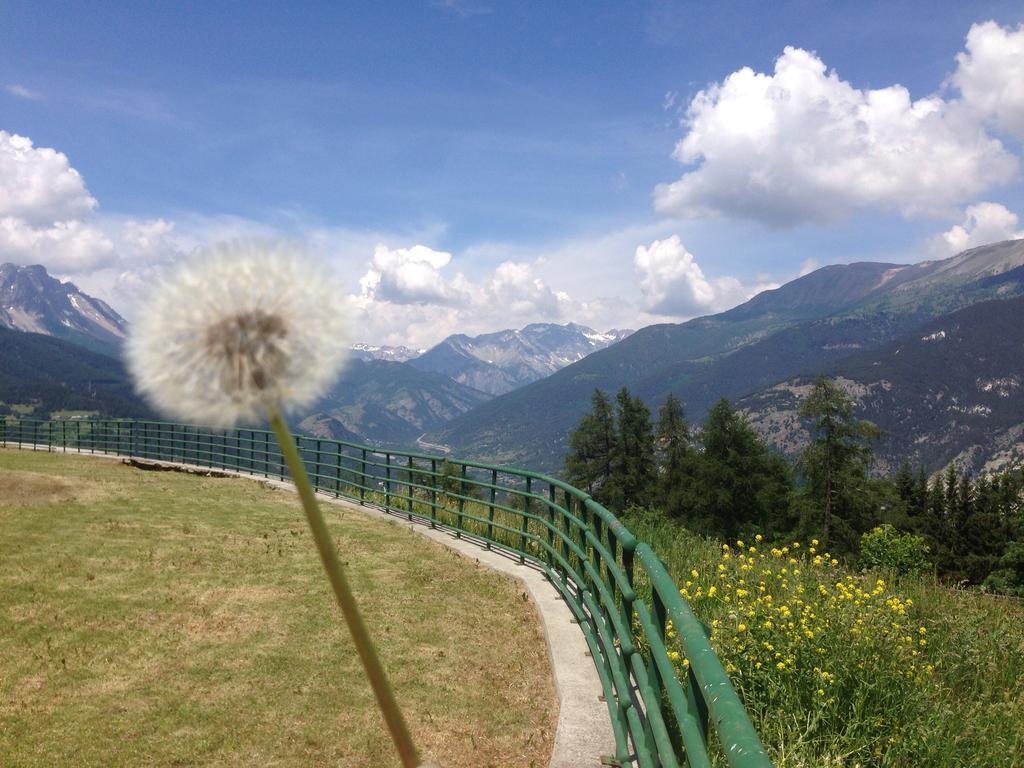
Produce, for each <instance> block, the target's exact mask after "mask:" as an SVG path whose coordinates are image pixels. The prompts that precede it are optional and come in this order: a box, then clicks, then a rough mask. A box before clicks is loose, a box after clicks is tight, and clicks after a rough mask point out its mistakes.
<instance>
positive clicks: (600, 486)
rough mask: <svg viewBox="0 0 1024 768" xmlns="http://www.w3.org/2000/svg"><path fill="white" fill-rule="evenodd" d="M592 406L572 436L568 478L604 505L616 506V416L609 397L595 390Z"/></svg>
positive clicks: (566, 470)
mask: <svg viewBox="0 0 1024 768" xmlns="http://www.w3.org/2000/svg"><path fill="white" fill-rule="evenodd" d="M590 402H591V407H592V410H591V412H590V413H588V414H586V415H585V416H584V417H583V419H582V420H581V421H580V424H579V426H578V427H577V428H576V429H575V430H574V431H573V432H572V434H571V435H570V436H569V453H568V454H567V455H566V457H565V472H566V477H567V479H568V481H569V482H570V483H572V484H573V485H575V486H576V487H577V488H582V489H584V490H586V491H587V493H589V494H590V495H591V496H593V497H594V498H595V499H597V500H598V501H600V502H601V503H602V504H605V505H614V503H615V502H617V501H618V500H619V492H618V490H617V489H616V487H615V477H614V475H615V468H614V464H613V462H614V457H615V455H616V453H617V452H618V447H617V440H618V433H617V427H616V425H615V415H614V413H613V411H612V404H611V401H610V400H609V399H608V395H606V394H605V393H604V392H602V391H601V390H599V389H595V390H594V394H593V395H592V396H591V401H590Z"/></svg>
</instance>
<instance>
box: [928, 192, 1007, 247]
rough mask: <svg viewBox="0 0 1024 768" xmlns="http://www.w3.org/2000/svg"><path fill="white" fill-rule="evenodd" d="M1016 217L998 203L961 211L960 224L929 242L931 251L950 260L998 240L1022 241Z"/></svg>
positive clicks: (971, 207) (979, 204)
mask: <svg viewBox="0 0 1024 768" xmlns="http://www.w3.org/2000/svg"><path fill="white" fill-rule="evenodd" d="M1019 223H1020V220H1019V218H1018V217H1017V214H1015V213H1014V212H1013V211H1011V210H1010V209H1009V208H1007V207H1006V206H1005V205H1000V204H999V203H977V204H975V205H971V206H968V208H967V210H966V211H964V220H963V223H962V224H957V225H955V226H954V227H952V228H951V229H949V230H948V231H946V232H943V233H942V234H941V235H939V236H937V237H936V238H934V239H933V240H932V243H931V249H932V251H933V252H934V253H935V254H936V255H939V256H952V255H953V254H956V253H960V252H961V251H965V250H967V249H968V248H976V247H977V246H979V245H988V244H989V243H998V242H1000V241H1001V240H1018V239H1020V238H1024V231H1020V230H1018V229H1017V226H1018V224H1019Z"/></svg>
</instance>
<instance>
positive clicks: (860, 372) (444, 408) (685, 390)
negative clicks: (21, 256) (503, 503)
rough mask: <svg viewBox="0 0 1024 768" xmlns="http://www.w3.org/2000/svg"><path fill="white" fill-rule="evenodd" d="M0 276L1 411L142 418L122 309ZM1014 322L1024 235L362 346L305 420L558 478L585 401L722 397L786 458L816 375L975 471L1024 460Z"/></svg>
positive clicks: (920, 450)
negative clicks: (757, 284)
mask: <svg viewBox="0 0 1024 768" xmlns="http://www.w3.org/2000/svg"><path fill="white" fill-rule="evenodd" d="M0 276H2V282H0V290H2V291H3V293H2V294H0V295H2V297H3V300H2V306H0V326H2V327H0V330H2V331H4V334H3V335H2V336H0V362H2V363H3V366H2V370H3V374H4V375H2V376H0V404H2V405H3V407H4V408H17V409H20V410H24V409H25V408H29V409H30V408H32V407H33V406H35V407H36V413H41V414H45V412H47V411H54V410H62V409H64V410H68V409H70V410H87V411H94V412H98V413H102V414H105V415H132V414H134V413H141V412H144V411H145V410H146V406H145V404H144V403H142V402H141V401H139V400H138V398H137V397H135V396H134V395H133V394H132V390H131V387H130V384H129V383H128V380H127V377H126V375H125V373H124V368H123V366H121V364H120V362H118V360H117V359H115V356H116V354H117V352H116V350H117V346H118V344H119V342H120V340H121V339H122V338H123V336H124V333H125V329H126V323H125V322H124V320H123V319H122V318H120V317H119V316H118V315H117V314H116V312H114V311H113V310H112V309H110V308H109V307H108V306H107V305H106V304H103V303H102V302H99V301H97V300H95V299H93V298H91V297H89V296H87V295H85V294H83V293H82V292H81V291H79V290H78V289H77V288H76V287H75V286H74V285H72V284H70V283H60V281H57V280H55V279H54V278H51V277H50V276H49V275H47V274H46V272H45V270H44V269H43V268H42V267H24V268H15V267H12V266H11V265H4V267H2V268H0ZM1022 320H1024V240H1015V241H1007V242H1003V243H995V244H992V245H988V246H984V247H981V248H975V249H972V250H969V251H965V252H963V253H961V254H958V255H956V256H954V257H952V258H949V259H944V260H941V261H931V262H922V263H919V264H912V265H906V264H886V263H878V262H861V263H854V264H848V265H834V266H828V267H824V268H822V269H819V270H816V271H815V272H812V273H810V274H808V275H805V276H803V277H800V278H798V279H796V280H793V281H791V282H789V283H787V284H785V285H783V286H781V287H780V288H777V289H775V290H771V291H765V292H763V293H761V294H758V295H757V296H755V297H754V298H752V299H750V300H749V301H748V302H746V303H744V304H742V305H740V306H737V307H735V308H733V309H731V310H729V311H727V312H722V313H719V314H717V315H711V316H707V317H701V318H696V319H694V320H690V321H688V322H685V323H679V324H668V323H666V324H660V325H654V326H649V327H647V328H643V329H641V330H639V331H636V332H635V333H630V332H628V331H623V332H619V331H611V332H608V333H605V334H601V333H597V332H595V331H593V330H592V329H590V328H586V327H584V326H580V325H575V324H572V323H569V324H566V325H553V324H540V323H538V324H534V325H530V326H527V327H526V328H523V329H520V330H507V331H501V332H497V333H492V334H484V335H481V336H475V337H471V336H466V335H461V334H460V335H455V336H450V337H448V338H447V339H445V340H444V341H443V342H441V343H440V344H438V345H436V346H435V347H433V348H431V349H429V350H427V351H425V352H422V351H419V350H412V349H409V348H405V347H377V346H372V345H357V346H356V348H355V349H354V350H353V360H352V362H351V364H350V366H349V368H348V370H347V371H346V373H345V374H344V375H343V377H342V378H341V380H339V382H338V383H337V385H336V386H335V387H334V388H333V389H332V390H331V392H330V393H328V395H327V396H326V397H324V398H323V399H321V401H320V402H318V403H317V404H316V406H315V407H314V408H312V409H310V410H309V411H308V412H307V413H305V414H300V420H301V426H302V428H303V430H305V431H307V432H310V433H312V434H318V435H323V436H325V437H333V438H339V439H345V440H350V441H354V442H365V443H372V444H375V445H394V446H395V447H401V446H412V445H417V446H419V447H421V448H422V449H424V450H431V451H435V450H450V451H451V452H452V453H453V454H455V455H459V456H465V457H468V458H477V459H485V460H489V461H493V462H496V463H508V464H515V465H519V466H526V467H530V468H536V469H543V470H547V471H556V472H557V471H558V470H559V469H560V468H561V464H562V460H563V456H564V453H565V449H566V445H567V438H568V435H569V433H570V431H571V430H572V429H573V427H575V425H576V424H577V423H578V422H579V419H580V417H581V416H582V415H583V414H584V413H585V412H586V411H587V410H588V409H589V406H590V398H591V395H592V393H593V391H594V390H595V389H602V390H604V391H606V392H610V393H611V392H615V391H617V390H618V389H619V388H621V387H628V388H629V389H630V390H631V392H633V393H634V394H636V395H639V396H641V397H642V398H643V399H644V401H645V402H647V404H648V405H649V406H650V407H651V409H652V410H656V409H657V408H658V407H659V406H660V405H661V403H662V402H664V399H665V398H666V397H667V395H668V394H670V393H671V394H675V395H677V396H678V397H679V398H680V399H681V400H682V401H683V402H684V404H685V407H686V410H687V415H688V417H689V418H690V419H691V420H692V421H694V422H699V421H700V420H701V419H702V418H703V416H704V414H705V413H706V412H707V410H708V408H709V407H710V406H711V405H712V404H713V403H714V402H715V401H716V400H717V399H719V398H720V397H728V398H730V399H732V400H734V401H736V402H737V403H738V407H740V408H741V409H743V410H744V412H745V413H746V414H747V415H748V417H749V418H750V420H751V422H752V423H753V424H754V426H755V428H757V429H758V430H759V431H761V433H762V434H763V435H765V437H766V438H767V439H768V440H769V441H770V442H772V443H773V444H774V445H775V446H776V447H777V448H778V449H779V450H780V451H782V452H783V453H786V454H788V455H790V456H793V455H795V454H796V452H798V451H799V449H800V447H801V446H802V445H803V444H804V443H805V441H806V440H807V434H806V432H805V431H804V428H803V425H802V424H801V423H800V420H799V417H798V409H799V399H800V397H801V396H802V394H803V393H804V392H806V391H807V388H808V387H809V386H810V383H811V382H812V381H813V378H814V377H815V376H816V375H819V374H824V375H828V376H830V377H833V378H834V379H836V380H837V381H839V383H840V384H842V385H843V386H844V387H846V388H847V390H848V391H849V392H850V393H851V394H852V395H853V396H854V397H855V398H856V401H857V412H858V414H860V415H861V416H862V417H863V418H868V419H871V420H872V421H875V422H876V423H878V424H879V425H880V426H881V427H883V429H884V430H886V435H887V436H886V437H885V438H884V439H883V440H882V441H881V442H880V443H879V446H878V456H879V461H880V464H879V466H880V468H881V469H886V468H892V467H893V466H894V465H895V464H897V463H899V462H901V461H903V460H907V461H910V462H911V463H913V464H917V463H920V464H922V465H924V466H925V467H926V468H927V469H928V470H929V471H935V470H937V469H941V468H942V467H943V466H944V465H945V464H947V463H949V462H951V461H952V462H956V463H958V464H960V465H961V466H963V467H966V468H969V469H973V470H982V469H985V468H993V467H996V466H1000V465H1002V464H1005V463H1006V462H1007V461H1010V460H1012V459H1013V458H1015V457H1018V456H1022V455H1024V415H1022V414H1024V402H1022V400H1021V398H1022V397H1024V395H1022V392H1024V387H1022V378H1021V377H1022V374H1021V373H1020V372H1021V370H1024V368H1022V365H1021V364H1022V363H1024V360H1022V359H1021V350H1022V349H1024V345H1022V344H1021V342H1022V341H1024V339H1022V337H1021V330H1020V329H1021V327H1024V322H1022ZM39 331H42V333H43V334H46V335H41V334H40V333H39ZM72 342H74V343H72ZM83 346H88V347H91V348H92V350H96V349H102V350H103V351H105V352H107V353H109V355H114V356H107V355H102V354H96V353H95V351H92V352H90V351H88V350H85V349H83V348H82V347H83ZM83 355H91V356H87V357H83ZM62 371H64V372H66V373H65V374H62ZM90 404H92V405H91V406H90Z"/></svg>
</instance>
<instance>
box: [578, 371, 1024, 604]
mask: <svg viewBox="0 0 1024 768" xmlns="http://www.w3.org/2000/svg"><path fill="white" fill-rule="evenodd" d="M800 416H801V418H802V419H803V421H804V423H805V425H806V427H807V428H808V430H809V432H810V434H811V440H810V442H809V444H808V445H807V447H806V448H805V449H804V450H803V451H802V452H801V454H800V456H799V457H798V459H797V460H796V461H795V462H794V463H793V464H790V463H789V462H787V461H786V459H785V458H783V457H782V456H781V455H780V454H778V453H776V452H774V451H773V450H772V449H771V448H769V446H768V445H767V443H766V442H765V441H764V440H763V439H762V438H761V437H760V436H759V435H758V434H757V432H755V431H754V429H753V428H752V427H751V426H750V424H749V423H748V422H747V420H746V419H745V418H744V416H743V415H742V414H741V413H740V412H739V411H737V410H736V409H735V407H734V406H733V405H732V403H730V402H729V401H728V400H727V399H724V398H723V399H721V400H719V401H718V402H717V403H716V404H715V405H714V406H713V407H712V408H711V410H710V411H709V413H708V415H707V418H706V419H705V421H704V423H703V424H702V425H701V426H700V427H699V428H694V427H692V426H691V425H690V423H689V422H688V420H687V419H686V416H685V412H684V407H683V403H682V402H680V400H679V399H678V398H677V397H675V396H674V395H669V397H668V398H667V399H666V400H665V402H664V403H663V404H662V406H661V408H660V409H659V411H658V414H657V418H656V419H655V418H653V416H652V414H651V411H650V409H648V407H647V405H646V404H645V403H644V402H643V401H642V400H641V399H640V398H639V397H635V396H633V395H631V394H630V392H629V390H628V389H626V388H623V389H621V390H620V391H619V392H618V393H617V394H616V395H615V397H614V399H612V398H611V397H609V396H608V395H607V394H606V393H604V392H602V391H600V390H597V391H595V392H594V394H593V397H592V399H591V410H590V412H588V413H587V414H586V415H585V416H584V417H583V418H582V420H581V421H580V423H579V425H578V426H577V428H576V429H575V430H574V431H573V432H572V433H571V435H570V439H569V451H568V453H567V455H566V458H565V475H566V478H567V479H568V481H569V482H571V483H573V484H574V485H576V486H577V487H579V488H581V489H584V490H586V491H587V492H588V493H590V495H591V496H593V497H594V498H595V499H596V500H597V501H599V502H601V503H602V504H604V505H605V506H606V507H608V508H609V509H611V510H613V511H616V512H624V511H627V510H629V509H631V508H639V507H642V508H646V509H648V510H652V511H654V512H655V513H656V514H661V515H666V516H668V517H669V518H672V519H674V520H676V521H678V522H680V523H681V524H683V525H685V526H686V527H687V528H689V529H691V530H694V531H696V532H699V533H702V534H705V535H708V536H712V537H716V538H719V539H722V540H733V539H736V538H742V537H744V536H752V535H754V534H755V533H761V534H763V535H764V536H766V537H769V538H776V539H784V538H785V539H789V538H799V539H804V540H808V539H811V538H818V539H820V540H821V541H822V542H823V543H824V544H825V546H827V547H828V548H829V550H830V551H831V552H832V553H833V554H835V555H837V556H842V557H845V558H847V559H849V560H851V561H852V560H854V559H855V558H856V557H857V556H858V554H859V552H860V546H861V540H862V537H863V536H864V535H865V534H868V533H869V532H871V531H873V530H875V529H876V528H877V527H878V526H883V525H888V526H892V527H893V529H894V530H895V531H897V532H903V533H904V534H907V535H908V536H910V535H913V536H916V537H919V540H921V541H923V542H924V543H925V544H926V545H927V555H926V556H927V560H928V565H930V566H931V567H934V569H935V570H936V572H937V573H938V574H939V575H941V576H942V577H944V578H946V579H949V580H951V581H957V582H961V581H966V582H969V583H972V584H984V585H986V586H987V587H989V588H991V589H994V590H997V591H1000V592H1006V593H1010V594H1024V469H1022V468H1021V467H1019V466H1017V467H1013V468H1011V469H1009V470H1006V471H1004V472H1001V473H999V474H992V475H983V476H981V477H979V478H972V477H970V476H969V475H965V474H960V473H958V472H957V471H956V469H955V468H954V467H952V466H950V467H949V468H948V469H947V470H946V472H945V473H943V474H942V475H940V476H938V477H936V478H934V479H932V480H931V481H929V479H928V477H927V475H926V473H925V470H924V468H923V467H920V468H918V469H917V470H916V471H914V470H913V469H912V468H911V467H910V466H909V465H907V464H903V465H902V466H900V467H899V468H898V469H897V470H896V471H894V472H891V473H889V474H879V473H877V472H873V468H874V451H873V448H872V445H873V442H874V441H875V440H876V439H877V438H878V437H880V436H881V431H880V430H879V429H878V427H876V426H875V425H874V424H872V423H870V422H867V421H864V420H860V419H857V418H856V417H855V416H854V402H853V399H852V398H851V397H850V396H849V395H848V394H847V393H846V392H845V390H843V389H842V388H841V387H839V386H837V385H836V384H835V383H833V382H832V381H830V380H828V379H826V378H824V377H822V378H819V379H818V380H817V381H816V382H815V384H814V386H813V387H812V389H811V391H810V393H809V394H808V395H807V396H806V397H805V398H804V401H803V403H802V404H801V408H800ZM914 540H915V541H916V540H918V539H914Z"/></svg>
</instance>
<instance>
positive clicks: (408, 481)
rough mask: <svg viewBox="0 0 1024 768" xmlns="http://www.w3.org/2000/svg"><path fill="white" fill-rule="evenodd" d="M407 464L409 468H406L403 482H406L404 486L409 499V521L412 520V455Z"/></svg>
mask: <svg viewBox="0 0 1024 768" xmlns="http://www.w3.org/2000/svg"><path fill="white" fill-rule="evenodd" d="M408 466H409V469H408V471H407V472H406V475H405V483H406V485H405V487H406V489H407V490H408V491H409V501H408V504H409V510H408V511H409V521H410V522H411V521H412V497H413V491H412V485H413V482H412V456H410V457H409V464H408Z"/></svg>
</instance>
